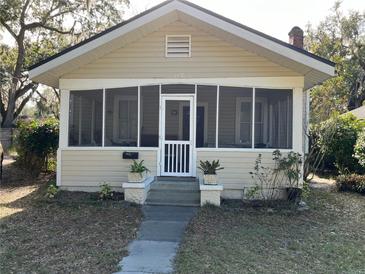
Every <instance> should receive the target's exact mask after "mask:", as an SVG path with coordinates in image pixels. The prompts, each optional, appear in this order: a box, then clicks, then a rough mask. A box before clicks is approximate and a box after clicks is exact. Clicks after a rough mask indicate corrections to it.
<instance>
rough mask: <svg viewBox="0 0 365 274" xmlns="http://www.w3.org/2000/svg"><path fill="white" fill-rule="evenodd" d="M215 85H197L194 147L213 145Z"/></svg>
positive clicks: (214, 137)
mask: <svg viewBox="0 0 365 274" xmlns="http://www.w3.org/2000/svg"><path fill="white" fill-rule="evenodd" d="M216 117H217V86H198V89H197V110H196V147H215V145H216V140H215V139H216V119H217V118H216Z"/></svg>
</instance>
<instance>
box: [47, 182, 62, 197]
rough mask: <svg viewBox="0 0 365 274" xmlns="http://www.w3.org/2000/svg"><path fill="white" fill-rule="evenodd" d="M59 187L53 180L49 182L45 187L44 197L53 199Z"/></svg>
mask: <svg viewBox="0 0 365 274" xmlns="http://www.w3.org/2000/svg"><path fill="white" fill-rule="evenodd" d="M58 191H59V189H58V187H57V186H56V184H55V183H54V182H51V183H50V185H49V186H48V187H47V192H46V197H47V198H49V199H53V198H54V197H55V196H56V194H57V193H58Z"/></svg>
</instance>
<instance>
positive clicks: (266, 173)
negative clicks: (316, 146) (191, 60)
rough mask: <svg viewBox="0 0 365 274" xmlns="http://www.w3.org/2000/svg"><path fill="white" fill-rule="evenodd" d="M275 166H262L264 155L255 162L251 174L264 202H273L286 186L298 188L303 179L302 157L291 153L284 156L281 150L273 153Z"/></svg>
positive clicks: (256, 189) (259, 156)
mask: <svg viewBox="0 0 365 274" xmlns="http://www.w3.org/2000/svg"><path fill="white" fill-rule="evenodd" d="M272 159H273V162H274V164H273V166H264V165H263V164H262V155H261V154H259V155H258V157H257V158H256V160H255V165H254V171H252V172H250V174H251V176H252V179H253V180H254V181H255V187H256V188H255V191H256V192H260V193H261V197H262V199H264V200H268V201H270V200H273V199H274V198H275V194H276V192H277V190H278V189H279V188H282V187H284V186H286V185H287V186H289V187H298V185H299V179H300V178H301V164H302V156H301V155H300V154H299V153H296V152H292V151H291V152H289V153H288V155H287V156H283V155H282V154H281V152H280V150H275V151H274V152H273V153H272Z"/></svg>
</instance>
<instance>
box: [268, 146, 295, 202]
mask: <svg viewBox="0 0 365 274" xmlns="http://www.w3.org/2000/svg"><path fill="white" fill-rule="evenodd" d="M273 154H274V160H275V161H277V170H276V171H277V172H279V173H283V175H284V177H286V179H287V187H286V191H287V194H288V200H289V201H297V200H298V199H299V198H300V197H301V195H302V189H301V188H300V187H299V181H300V178H301V176H302V168H301V167H302V155H301V154H299V153H296V152H293V151H290V152H289V153H288V155H287V156H286V157H282V155H281V153H280V151H275V152H274V153H273Z"/></svg>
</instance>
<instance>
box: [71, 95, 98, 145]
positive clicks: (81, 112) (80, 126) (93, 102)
mask: <svg viewBox="0 0 365 274" xmlns="http://www.w3.org/2000/svg"><path fill="white" fill-rule="evenodd" d="M102 120H103V91H102V90H77V91H70V114H69V138H68V143H69V146H101V145H102V144H101V143H102V127H103V126H102Z"/></svg>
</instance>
